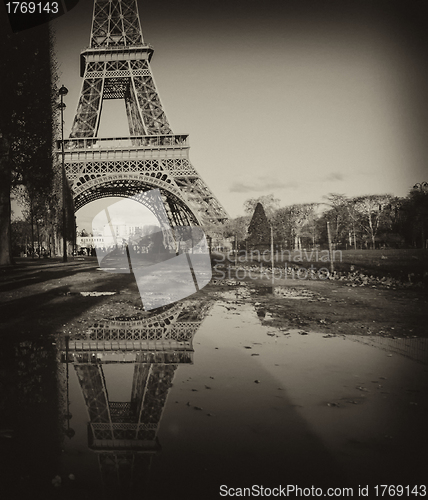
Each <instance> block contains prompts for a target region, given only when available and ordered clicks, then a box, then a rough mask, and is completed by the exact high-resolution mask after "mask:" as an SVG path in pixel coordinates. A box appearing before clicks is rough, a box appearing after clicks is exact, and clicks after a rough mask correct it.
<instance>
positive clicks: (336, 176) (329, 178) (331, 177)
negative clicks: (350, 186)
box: [322, 172, 344, 182]
mask: <svg viewBox="0 0 428 500" xmlns="http://www.w3.org/2000/svg"><path fill="white" fill-rule="evenodd" d="M343 178H344V176H343V174H341V173H339V172H332V173H331V174H328V175H327V177H325V178H324V179H322V182H334V181H343Z"/></svg>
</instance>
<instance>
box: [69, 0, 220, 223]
mask: <svg viewBox="0 0 428 500" xmlns="http://www.w3.org/2000/svg"><path fill="white" fill-rule="evenodd" d="M152 56H153V47H152V46H151V45H149V44H147V43H145V42H144V39H143V34H142V30H141V25H140V19H139V15H138V8H137V3H136V0H111V1H108V0H95V2H94V11H93V19H92V31H91V41H90V46H89V47H88V48H87V49H85V50H84V51H83V52H82V53H81V76H83V83H82V90H81V95H80V99H79V103H78V107H77V112H76V116H75V119H74V123H73V127H72V132H71V134H70V138H69V139H68V140H66V141H64V162H65V165H66V172H67V178H68V179H69V181H71V182H72V189H73V193H74V202H75V209H76V210H78V209H79V208H81V207H83V206H84V205H86V204H87V203H89V202H91V201H93V200H96V199H98V198H103V197H110V196H123V197H128V196H132V195H134V194H137V193H139V192H141V191H146V190H149V189H153V188H158V189H160V191H161V193H162V195H163V200H164V204H165V208H166V211H167V214H168V217H169V219H170V222H171V224H172V225H203V224H205V223H208V222H213V221H224V220H226V219H227V218H228V216H227V213H226V212H225V210H224V209H223V207H222V206H221V204H220V203H219V201H218V200H217V199H216V198H215V196H214V195H213V193H212V192H211V191H210V189H209V188H208V186H207V185H206V184H205V182H204V181H203V180H202V178H201V177H200V175H199V174H198V172H197V171H196V170H195V168H194V167H193V166H192V164H191V163H190V160H189V142H188V136H187V135H176V134H174V133H173V132H172V129H171V127H170V125H169V123H168V119H167V117H166V114H165V112H164V110H163V106H162V103H161V100H160V97H159V94H158V91H157V89H156V84H155V81H154V79H153V75H152V71H151V68H150V61H151V58H152ZM105 99H124V101H125V108H126V113H127V118H128V125H129V134H130V135H129V136H128V137H120V138H117V137H111V138H103V139H101V138H98V130H99V125H100V119H101V114H102V113H101V112H102V105H103V101H104V100H105Z"/></svg>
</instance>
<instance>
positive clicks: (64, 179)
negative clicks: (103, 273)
mask: <svg viewBox="0 0 428 500" xmlns="http://www.w3.org/2000/svg"><path fill="white" fill-rule="evenodd" d="M67 94H68V89H67V88H66V87H64V85H63V86H62V87H61V88H60V89H59V95H60V96H61V104H60V109H61V153H62V161H61V165H62V243H63V252H62V261H63V262H67V216H66V209H65V203H66V198H65V186H66V182H67V177H66V175H65V166H64V154H65V153H64V108H65V104H64V96H66V95H67Z"/></svg>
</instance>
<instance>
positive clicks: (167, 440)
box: [0, 287, 428, 500]
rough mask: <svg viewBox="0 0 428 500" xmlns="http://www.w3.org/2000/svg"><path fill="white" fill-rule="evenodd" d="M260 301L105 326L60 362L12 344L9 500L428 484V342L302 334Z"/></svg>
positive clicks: (2, 378) (50, 353) (4, 383)
mask: <svg viewBox="0 0 428 500" xmlns="http://www.w3.org/2000/svg"><path fill="white" fill-rule="evenodd" d="M248 294H249V292H248V290H246V289H244V287H242V288H240V292H239V295H238V293H235V292H233V293H232V292H227V293H224V295H223V297H226V298H227V299H226V300H221V299H220V300H218V301H217V303H216V304H215V305H214V306H213V307H212V309H211V304H208V303H202V304H197V303H196V302H194V301H187V302H183V303H181V304H179V303H177V304H174V305H172V306H169V307H168V308H164V309H162V310H161V311H160V312H159V313H158V314H153V313H150V314H149V313H146V315H145V316H144V318H143V319H135V318H134V319H129V318H128V319H126V318H117V319H116V320H114V321H109V320H105V321H104V320H103V321H99V322H98V323H97V324H93V325H92V327H91V328H90V329H89V330H88V331H87V332H86V333H84V334H77V333H76V334H71V335H70V336H69V338H68V339H67V341H66V342H65V341H64V340H65V339H63V338H62V339H61V341H62V344H61V346H60V348H59V352H57V346H56V345H55V344H54V343H53V342H52V340H51V339H39V340H25V341H24V340H20V339H16V338H14V337H13V335H5V336H4V338H3V339H2V350H1V351H0V361H1V365H0V385H1V393H0V410H1V411H0V423H1V426H0V430H1V433H0V444H1V445H2V452H3V453H2V454H1V456H2V460H3V463H2V464H1V467H0V471H1V472H0V473H1V474H3V476H4V477H3V478H2V480H3V482H2V485H5V488H6V489H7V488H9V490H12V491H13V492H14V493H15V495H11V494H9V492H8V494H7V495H5V498H8V499H11V498H31V499H33V498H43V500H47V499H49V498H62V499H66V500H67V499H76V498H79V499H89V498H91V499H98V498H102V499H103V500H105V499H106V498H116V499H120V498H132V499H134V498H135V499H143V498H145V499H153V500H162V499H168V500H172V499H173V500H175V499H177V500H181V499H183V500H190V499H195V500H196V499H198V500H199V499H201V498H204V500H205V499H211V498H219V487H220V485H228V486H229V487H249V486H251V485H252V484H259V485H262V484H263V485H264V486H265V487H276V486H278V485H287V484H295V485H298V486H303V485H305V486H310V485H312V484H314V485H316V486H318V487H320V486H323V487H337V486H344V487H354V495H353V496H357V489H356V488H357V486H358V484H361V485H363V484H394V481H395V484H398V482H400V484H420V483H421V482H422V481H423V480H424V478H425V477H426V459H427V454H426V443H425V442H424V439H423V438H424V436H425V434H426V431H425V428H426V416H427V412H428V401H427V394H428V392H427V391H428V379H427V374H428V371H427V366H426V365H425V364H423V363H416V362H413V360H419V361H423V359H422V358H420V356H423V355H426V347H427V344H426V340H421V339H387V338H378V337H353V336H350V335H347V336H335V335H334V334H333V335H323V334H321V333H317V332H313V331H310V330H306V331H305V333H306V334H305V335H302V330H301V329H295V330H289V329H284V328H278V327H276V326H274V324H273V323H274V322H273V321H272V318H271V314H272V313H271V312H270V311H269V310H267V309H266V308H264V307H263V305H262V304H261V303H255V304H254V303H253V302H251V300H249V299H248ZM273 319H275V318H273ZM196 332H198V336H197V338H196V341H194V336H195V333H196ZM349 340H355V342H350V341H349ZM367 343H368V345H365V344H367ZM194 347H195V351H196V352H195V354H194V352H193V349H194ZM377 347H380V348H377ZM401 351H402V352H401ZM391 353H394V354H393V355H392V356H391V355H390V354H391ZM395 353H401V354H404V356H401V355H396V354H395ZM194 358H195V359H194ZM406 358H407V359H406ZM409 358H411V359H409ZM424 359H426V357H425V358H424ZM59 361H62V363H58V362H59ZM193 362H194V363H193ZM178 367H179V369H178ZM58 372H60V374H61V375H62V376H63V379H62V381H63V387H62V389H63V393H62V395H61V394H60V395H59V402H58V393H59V391H58ZM67 375H68V376H67ZM256 381H257V383H255V382H256ZM173 382H174V383H173ZM61 397H62V398H63V399H61ZM61 404H62V411H60V409H59V407H60V405H61ZM59 414H60V416H62V417H65V419H64V418H62V420H60V422H59V423H60V425H58V420H59V419H58V415H59ZM61 431H62V433H63V435H62V438H63V441H62V442H61ZM161 445H162V448H161ZM61 451H62V452H61ZM424 461H425V462H424ZM55 476H58V477H60V478H61V483H58V482H56V483H55V484H56V486H54V484H53V483H52V480H53V479H54V478H55ZM3 491H5V490H3ZM3 491H2V492H3ZM372 491H373V490H372ZM50 494H52V495H53V496H49V495H50Z"/></svg>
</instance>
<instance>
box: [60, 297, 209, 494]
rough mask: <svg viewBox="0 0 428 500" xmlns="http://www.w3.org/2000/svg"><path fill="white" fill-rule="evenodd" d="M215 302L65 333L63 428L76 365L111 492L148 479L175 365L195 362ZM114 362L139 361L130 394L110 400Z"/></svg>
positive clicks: (92, 439) (91, 435)
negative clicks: (198, 335)
mask: <svg viewBox="0 0 428 500" xmlns="http://www.w3.org/2000/svg"><path fill="white" fill-rule="evenodd" d="M210 308H211V303H204V304H201V303H196V302H192V301H183V302H178V303H175V304H173V305H172V306H169V307H167V308H163V309H162V311H161V312H159V310H157V311H158V312H157V313H150V314H147V315H146V316H145V317H144V318H143V319H137V320H132V319H131V320H129V319H128V320H125V319H116V320H111V321H110V320H105V321H102V322H99V323H97V324H95V325H93V326H92V327H91V328H90V329H89V331H88V332H87V333H86V335H84V336H82V335H80V336H74V337H73V336H72V337H67V338H66V339H65V346H64V348H63V350H62V353H61V359H62V362H63V363H65V364H66V369H67V415H66V416H67V417H68V422H69V424H68V425H69V427H68V429H67V431H66V435H68V436H69V437H73V435H74V431H73V430H72V429H71V428H70V418H71V417H72V416H71V414H70V413H69V395H68V376H69V365H71V364H72V365H73V367H74V370H75V372H76V374H77V378H78V381H79V385H80V389H81V392H82V395H83V399H84V402H85V405H86V409H87V417H88V422H87V433H88V447H89V449H90V450H92V452H94V453H96V455H97V458H98V466H99V470H100V472H101V478H102V483H103V486H104V488H105V491H106V492H108V494H109V495H113V496H114V495H117V496H118V497H119V498H129V497H130V496H132V494H133V492H137V491H141V490H139V488H141V487H142V486H144V485H145V484H147V480H148V471H149V469H150V465H151V462H152V459H153V456H154V455H155V454H156V453H157V452H159V450H160V449H161V446H160V443H159V441H158V439H157V432H158V428H159V425H160V422H161V418H162V413H163V410H164V407H165V404H166V400H167V396H168V392H169V389H170V388H171V386H172V381H173V378H174V375H175V371H176V369H177V368H178V366H179V365H180V364H186V363H187V364H188V363H190V364H191V363H193V337H194V336H195V334H196V332H197V331H198V329H199V327H200V325H201V323H202V321H203V319H204V318H205V316H206V315H207V313H208V311H209V309H210ZM117 364H127V365H128V366H129V365H134V367H133V376H132V389H131V398H130V401H111V400H110V397H109V391H108V387H109V382H111V381H109V380H108V379H109V377H108V376H106V373H105V372H108V371H109V370H108V369H107V366H108V365H117ZM109 373H110V374H111V373H112V372H111V370H110V372H109ZM128 373H129V372H128ZM115 382H116V383H117V380H116V381H115V380H113V385H114V383H115ZM121 386H122V387H123V381H121ZM112 392H114V391H112ZM116 393H117V391H116ZM74 398H76V395H74ZM120 399H123V398H120Z"/></svg>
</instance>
